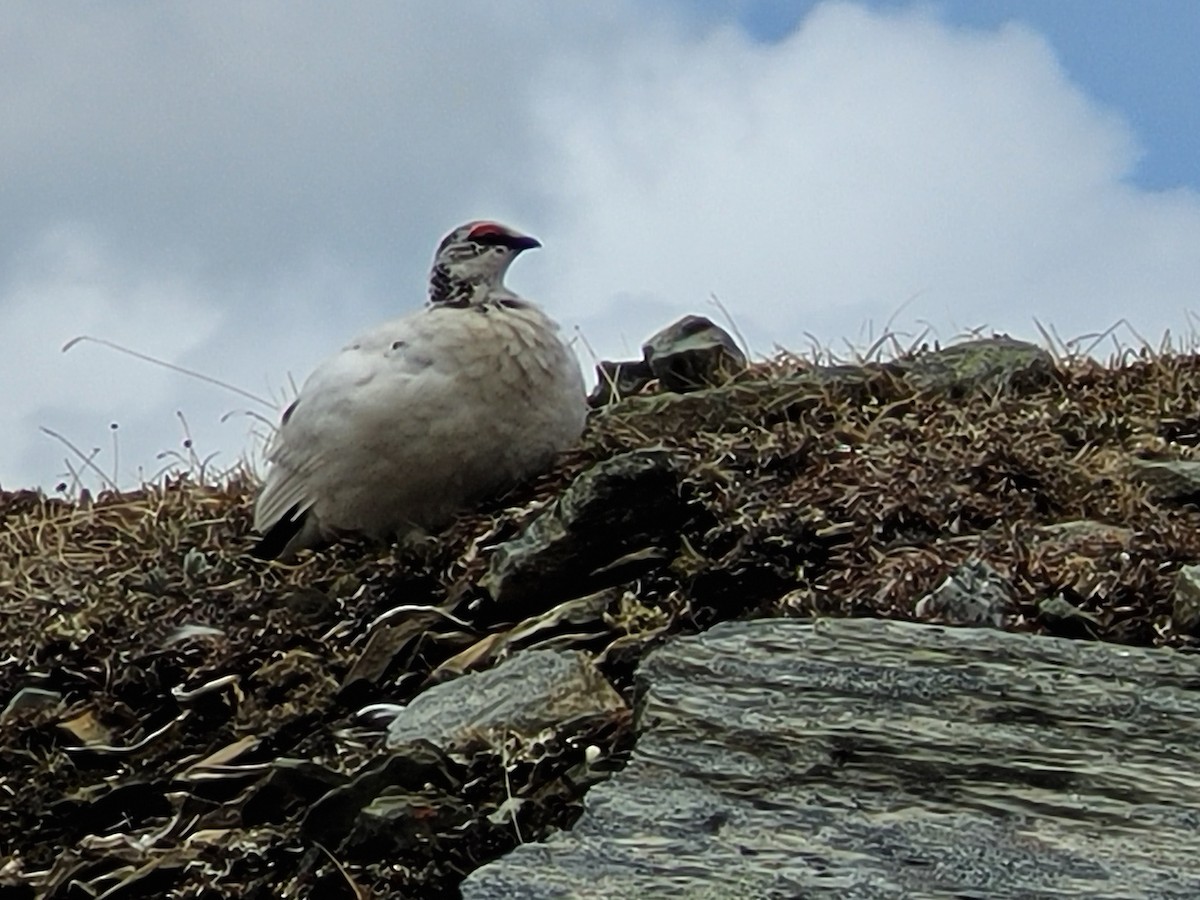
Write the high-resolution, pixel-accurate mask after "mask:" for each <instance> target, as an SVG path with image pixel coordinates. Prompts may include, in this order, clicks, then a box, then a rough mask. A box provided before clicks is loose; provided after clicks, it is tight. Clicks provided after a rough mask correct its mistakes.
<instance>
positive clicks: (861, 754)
mask: <svg viewBox="0 0 1200 900" xmlns="http://www.w3.org/2000/svg"><path fill="white" fill-rule="evenodd" d="M639 675H640V678H641V680H642V681H643V683H644V685H645V686H646V694H645V698H644V701H643V705H642V709H641V710H640V713H639V716H640V728H641V729H642V730H643V733H642V734H641V737H640V739H639V742H638V744H637V747H636V749H635V751H634V754H633V757H632V759H631V760H630V763H629V765H628V766H627V767H626V768H625V769H624V770H623V771H621V772H619V773H618V774H616V775H615V776H614V777H613V779H612V780H611V781H610V782H608V783H605V784H603V785H600V786H598V787H597V788H594V789H593V790H592V791H591V792H590V793H589V794H588V796H587V801H586V810H585V813H584V815H583V817H582V818H581V819H580V820H579V822H578V823H577V824H576V826H575V828H574V829H573V830H572V831H571V832H564V833H560V834H558V835H555V836H554V837H552V838H551V839H550V840H549V841H547V842H546V843H544V844H536V845H524V846H521V847H519V848H518V849H517V850H515V851H513V852H512V853H510V854H509V855H508V856H506V857H504V858H502V859H500V860H498V861H496V862H494V863H492V864H490V865H488V866H485V867H483V868H482V869H480V870H479V871H477V872H475V873H474V874H473V875H472V876H470V877H469V878H468V879H467V880H466V881H465V882H464V883H463V886H462V896H463V897H464V898H465V900H484V898H486V900H503V898H523V900H541V898H560V897H573V898H609V900H620V898H638V900H642V898H646V897H660V896H667V895H670V896H673V897H711V898H718V897H722V898H723V897H738V898H760V897H763V898H766V897H776V898H791V897H838V898H860V897H861V898H869V897H897V898H898V897H905V898H934V897H951V896H957V897H979V898H983V897H988V898H1017V897H1050V896H1054V897H1091V898H1118V897H1120V898H1132V897H1179V898H1183V897H1194V896H1200V855H1197V854H1196V852H1195V848H1196V833H1197V829H1198V828H1200V776H1198V775H1197V772H1200V693H1198V692H1197V691H1196V690H1195V689H1194V685H1195V684H1196V683H1198V681H1200V659H1197V658H1196V657H1194V656H1191V655H1185V654H1181V653H1177V652H1173V651H1168V650H1149V649H1131V648H1128V647H1122V646H1116V645H1106V644H1098V643H1094V642H1083V641H1071V640H1065V639H1057V638H1044V637H1030V636H1025V635H1017V634H1008V633H1003V632H997V631H993V630H990V629H967V628H951V629H948V628H939V627H933V626H922V625H915V624H911V623H899V622H883V621H877V620H841V621H821V622H819V623H815V624H806V623H802V622H791V621H780V620H761V621H755V622H745V623H728V624H723V625H719V626H717V627H715V628H713V629H712V630H711V631H709V632H708V633H706V634H703V635H700V636H698V637H694V638H687V639H682V640H677V641H675V642H673V643H671V644H669V645H667V646H666V647H664V648H663V649H662V650H660V651H658V652H656V653H655V654H653V655H652V656H651V657H650V658H649V659H648V660H647V661H646V662H645V663H644V664H643V666H642V668H641V669H640V670H639Z"/></svg>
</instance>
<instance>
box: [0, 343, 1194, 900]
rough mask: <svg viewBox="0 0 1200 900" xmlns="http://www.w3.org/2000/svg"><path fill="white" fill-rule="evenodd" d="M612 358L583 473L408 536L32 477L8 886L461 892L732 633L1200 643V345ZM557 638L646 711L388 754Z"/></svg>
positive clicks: (7, 518)
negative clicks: (687, 363)
mask: <svg viewBox="0 0 1200 900" xmlns="http://www.w3.org/2000/svg"><path fill="white" fill-rule="evenodd" d="M639 365H640V364H639ZM632 368H634V367H631V369H632ZM608 371H609V372H610V374H612V375H613V376H614V378H613V383H614V384H617V383H618V382H620V388H621V389H620V390H617V391H616V396H604V397H600V398H598V402H599V403H600V404H601V406H600V408H598V409H597V410H596V411H595V412H594V414H593V416H592V418H591V421H590V424H589V429H588V432H587V434H586V436H585V440H584V442H583V443H582V445H581V446H580V448H579V449H577V450H576V451H574V452H572V453H571V454H570V455H569V456H568V457H567V458H565V459H564V460H563V461H562V463H561V465H559V467H558V468H557V469H556V470H554V471H553V472H550V473H548V474H547V475H546V476H545V477H543V478H541V479H539V480H538V481H537V482H536V483H533V484H527V485H523V486H521V487H520V488H519V489H517V490H516V491H514V492H513V493H511V494H510V495H508V496H507V497H504V498H501V499H499V500H497V501H495V502H494V503H492V504H491V505H490V506H488V507H487V508H485V509H482V510H479V511H477V512H475V513H473V514H471V515H468V516H464V517H463V518H461V519H460V520H459V521H458V522H457V523H456V524H455V525H454V526H453V527H452V528H450V529H449V530H448V531H447V532H446V533H444V534H441V535H438V536H436V539H430V540H428V541H425V542H421V543H418V544H411V545H408V546H405V547H403V548H385V549H381V548H372V547H365V546H360V545H355V544H342V545H338V546H335V547H331V548H329V549H327V550H324V551H321V552H317V553H311V554H305V555H303V556H302V557H301V559H300V560H299V561H298V562H297V563H296V564H294V565H281V564H262V563H259V562H257V561H255V560H252V559H250V558H249V557H248V556H247V555H246V549H247V548H248V547H249V546H250V544H251V543H252V536H251V535H250V534H249V519H250V507H251V503H252V497H253V493H254V490H255V486H254V484H253V483H251V482H250V481H249V480H248V479H246V478H242V477H234V478H232V479H229V480H227V481H225V482H223V483H220V484H211V483H197V481H196V480H194V479H192V478H189V477H186V476H176V477H171V478H169V479H167V480H165V481H164V482H162V483H159V484H155V485H148V486H146V487H144V488H143V489H141V490H138V491H134V492H130V493H105V494H100V495H98V496H96V497H94V498H81V499H78V500H71V501H68V500H63V499H55V498H48V497H46V496H43V495H42V494H40V493H36V492H29V491H16V492H4V493H2V494H0V609H2V611H3V616H0V629H2V634H0V649H2V650H3V653H2V654H0V656H2V659H0V709H3V713H2V715H0V790H3V792H4V794H5V796H6V801H5V802H4V804H3V805H2V806H0V897H5V898H7V897H34V896H38V897H54V898H75V897H80V898H82V897H97V896H104V897H142V896H156V897H261V898H266V897H308V896H321V897H337V896H346V897H369V896H422V897H437V896H446V897H454V896H457V895H458V884H459V882H460V881H461V880H462V879H463V877H464V876H465V875H467V874H468V873H470V872H471V871H473V870H475V869H476V868H478V867H479V866H480V865H482V864H483V863H484V862H487V861H488V860H491V859H494V858H496V857H497V856H499V855H501V854H503V853H504V852H506V851H507V850H509V849H511V848H512V847H514V846H515V845H516V844H517V843H518V842H521V841H531V840H536V839H538V838H540V837H543V836H545V835H547V834H548V833H550V832H552V831H553V830H555V829H562V828H567V827H569V826H570V825H571V823H572V821H573V820H574V819H575V818H576V817H577V816H578V814H579V811H580V808H581V807H580V798H581V797H582V795H583V793H584V792H585V791H586V790H587V788H588V787H589V786H590V785H592V784H594V783H596V782H597V781H599V780H602V779H604V778H605V777H606V776H607V774H608V773H610V772H611V771H613V770H614V769H615V768H618V767H619V766H620V765H621V764H622V761H623V760H624V759H625V758H626V757H627V756H628V753H629V751H630V748H631V747H632V746H633V742H634V740H635V738H636V735H635V734H634V733H633V729H632V727H631V721H632V719H631V716H630V712H629V708H628V707H629V705H630V704H632V703H633V702H634V700H635V697H634V696H633V693H634V681H633V679H632V677H631V676H632V673H633V670H634V668H635V666H636V665H637V663H638V661H639V660H640V658H641V657H642V655H643V654H644V653H645V652H646V651H647V650H648V649H649V648H651V647H654V646H657V645H658V644H660V643H662V642H663V641H664V640H666V639H667V638H668V637H669V636H671V635H674V634H678V633H693V632H697V631H702V630H704V629H706V628H707V627H709V626H710V625H712V624H713V623H715V622H718V621H722V620H728V619H733V618H739V617H756V616H792V617H806V618H808V617H818V618H820V617H832V616H837V617H845V616H852V617H857V616H873V617H882V618H888V619H898V620H918V621H928V620H938V621H949V622H952V623H963V624H966V623H973V624H980V623H986V624H989V625H994V626H997V627H1000V628H1003V629H1006V630H1010V631H1016V632H1027V633H1039V634H1056V635H1065V636H1070V637H1076V638H1080V639H1088V640H1091V639H1096V640H1105V641H1115V642H1122V643H1127V644H1134V645H1142V646H1160V645H1165V646H1170V647H1177V648H1192V647H1194V646H1195V644H1196V639H1195V638H1194V637H1193V636H1192V631H1191V630H1192V628H1193V627H1195V625H1196V620H1197V618H1200V615H1198V614H1197V612H1196V606H1195V604H1194V603H1193V602H1192V601H1191V599H1190V598H1191V597H1192V596H1193V595H1194V594H1200V592H1193V590H1192V588H1191V581H1190V577H1191V574H1192V572H1191V570H1190V569H1189V568H1188V567H1189V566H1191V565H1192V564H1194V563H1198V562H1200V512H1198V511H1197V507H1196V505H1195V502H1196V501H1197V500H1198V499H1200V475H1197V474H1196V473H1195V472H1193V469H1194V468H1198V467H1200V462H1194V461H1193V459H1194V457H1195V455H1196V451H1195V446H1196V445H1197V444H1198V443H1200V358H1197V357H1195V356H1191V355H1177V354H1153V353H1150V352H1142V353H1131V354H1127V355H1125V356H1123V357H1122V358H1121V359H1119V360H1116V361H1114V362H1113V363H1111V364H1100V363H1097V362H1093V361H1090V360H1087V359H1070V360H1055V359H1053V358H1052V357H1051V356H1050V355H1049V354H1047V353H1046V352H1045V351H1042V350H1039V349H1037V348H1034V347H1031V346H1030V345H1027V344H1020V343H1018V342H1012V341H1006V340H997V341H983V342H971V343H967V344H963V345H959V346H958V347H953V348H950V349H948V350H941V351H933V350H923V351H921V352H918V353H915V354H912V355H910V356H908V357H905V358H903V359H901V360H899V361H896V362H894V363H888V364H867V365H848V366H826V367H821V366H813V365H809V364H806V363H804V362H801V361H799V360H795V359H791V358H780V359H779V360H776V361H775V362H773V363H770V364H760V365H755V366H752V367H750V368H748V369H746V370H744V371H738V372H732V373H730V372H726V373H725V375H722V376H721V378H722V379H723V378H725V377H726V376H728V375H731V376H732V377H730V379H729V380H728V381H727V382H726V383H724V384H721V385H720V386H716V387H707V388H703V389H700V390H692V389H691V388H694V387H697V386H698V385H696V384H689V383H686V382H687V379H684V383H679V381H678V379H675V380H674V381H673V380H672V378H671V377H670V376H669V373H664V372H663V371H658V372H655V371H652V370H648V371H647V372H646V373H645V377H638V378H635V379H634V380H633V381H632V382H631V383H626V382H625V381H623V380H622V377H621V373H620V371H619V370H618V369H616V368H610V369H609V370H608ZM668 388H673V389H674V390H670V389H668ZM630 391H632V392H633V393H632V396H624V394H625V393H627V392H630ZM680 391H681V392H680ZM609 393H612V392H609ZM956 585H957V586H958V587H956ZM963 585H965V586H966V587H965V588H962V586H963ZM960 588H961V589H960ZM535 647H557V648H563V647H570V648H578V649H579V650H582V651H584V652H586V653H587V654H588V656H589V657H590V658H591V659H593V660H594V661H595V663H596V666H597V667H598V669H599V671H600V672H601V673H602V674H603V675H604V676H606V678H607V679H608V682H609V683H611V685H612V686H613V687H614V688H615V689H616V691H617V694H619V695H620V696H621V698H622V701H623V703H622V704H620V705H614V704H612V703H606V704H601V705H599V706H597V707H596V709H594V710H592V711H590V712H583V713H580V714H579V715H576V716H574V717H573V718H572V719H571V720H570V721H569V722H565V721H564V722H559V723H557V725H556V726H555V727H550V728H548V729H546V728H543V729H539V730H535V729H533V728H522V727H514V728H512V729H509V730H508V731H507V732H505V731H500V732H495V731H492V732H489V733H488V734H486V735H480V736H477V737H478V738H479V739H477V740H473V741H470V742H465V743H461V744H459V745H456V746H437V745H435V744H431V743H425V744H421V745H420V747H419V749H415V750H414V749H413V748H411V747H409V748H408V749H406V750H404V752H402V753H401V752H397V751H396V749H395V748H394V747H392V748H389V746H388V742H387V740H386V737H385V731H386V725H387V719H388V715H389V713H388V710H389V709H390V708H391V707H388V706H386V705H385V706H380V704H401V703H405V702H406V701H409V700H410V699H411V698H413V697H415V696H417V695H419V694H420V693H421V692H422V691H424V690H425V689H426V688H427V687H429V686H430V685H432V684H435V683H438V682H441V681H445V680H448V679H451V678H454V677H455V676H458V675H460V674H462V673H464V672H468V671H475V670H480V669H487V668H490V667H492V666H493V665H494V664H495V663H497V662H498V661H500V660H502V659H505V658H508V657H511V656H513V655H515V654H519V653H522V652H523V651H527V650H529V649H530V648H535ZM605 688H607V685H605ZM513 689H514V692H519V691H520V690H521V686H520V685H514V688H513ZM331 792H337V793H336V797H337V798H339V799H338V803H337V804H334V803H332V802H331V801H330V800H329V799H328V798H329V796H330V795H331ZM322 798H325V799H324V800H323V799H322ZM384 801H386V802H384ZM313 810H319V812H313ZM380 822H382V823H385V825H386V827H378V825H379V823H380ZM372 823H374V825H373V824H372Z"/></svg>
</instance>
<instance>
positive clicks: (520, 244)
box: [504, 234, 542, 250]
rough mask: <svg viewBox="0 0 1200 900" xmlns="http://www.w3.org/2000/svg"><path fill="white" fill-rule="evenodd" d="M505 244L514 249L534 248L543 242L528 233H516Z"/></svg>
mask: <svg viewBox="0 0 1200 900" xmlns="http://www.w3.org/2000/svg"><path fill="white" fill-rule="evenodd" d="M504 244H505V246H507V247H511V248H512V249H513V250H533V249H534V248H536V247H540V246H542V242H541V241H539V240H538V239H537V238H535V237H530V236H529V235H527V234H514V235H512V236H511V237H509V238H507V239H506V240H505V241H504Z"/></svg>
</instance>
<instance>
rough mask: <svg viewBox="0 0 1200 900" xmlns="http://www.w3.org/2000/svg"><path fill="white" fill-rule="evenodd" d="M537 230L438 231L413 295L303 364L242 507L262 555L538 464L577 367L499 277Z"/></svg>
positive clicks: (442, 508)
mask: <svg viewBox="0 0 1200 900" xmlns="http://www.w3.org/2000/svg"><path fill="white" fill-rule="evenodd" d="M540 246H541V244H540V243H539V242H538V241H537V240H535V239H534V238H532V237H529V236H527V235H523V234H520V233H518V232H516V231H513V230H512V229H511V228H507V227H505V226H503V225H499V224H497V223H495V222H468V223H467V224H466V225H462V226H460V227H458V228H456V229H454V231H452V232H450V234H449V235H447V236H446V238H445V239H444V240H443V241H442V243H441V245H440V246H439V247H438V250H437V254H436V256H435V258H434V264H433V271H432V273H431V275H430V282H429V304H428V305H427V306H426V307H425V308H424V309H422V310H421V311H420V312H417V313H414V314H412V315H409V316H405V317H404V318H400V319H394V320H392V321H390V322H386V323H384V324H382V325H379V326H378V327H376V328H373V329H371V330H370V331H368V332H366V333H365V334H362V335H360V336H359V337H358V338H356V339H355V340H354V341H352V342H351V343H350V344H349V345H348V346H346V347H345V348H344V349H343V350H342V351H341V352H339V353H338V354H336V355H335V356H333V357H331V358H330V359H327V360H326V361H325V362H323V363H322V364H321V365H319V366H318V367H317V368H316V370H315V371H314V372H313V373H312V375H310V376H309V378H308V380H307V381H305V382H304V385H303V387H302V388H301V390H300V394H299V396H298V397H297V399H296V402H295V403H293V404H292V405H291V406H290V407H289V408H288V409H287V411H286V412H285V413H284V414H283V421H282V423H281V424H280V426H279V429H278V431H277V432H276V433H275V436H274V439H273V441H272V443H271V446H270V449H269V451H268V453H267V460H268V462H269V463H270V468H269V469H268V471H267V476H266V482H265V484H264V485H263V488H262V492H261V493H260V494H259V496H258V501H257V503H256V505H255V508H254V528H255V530H257V531H259V532H260V533H261V534H262V535H263V536H262V539H261V540H260V541H259V542H258V544H257V545H256V546H255V547H254V549H253V550H252V551H251V553H253V554H254V555H255V556H258V557H260V558H262V559H273V558H276V557H282V558H287V557H290V556H291V555H293V554H294V553H295V552H296V551H297V550H300V549H302V548H304V547H311V546H314V545H316V544H319V543H322V542H324V541H327V540H329V539H331V538H334V537H336V536H337V535H338V534H339V533H344V532H357V533H360V534H364V535H366V536H367V537H369V538H372V539H375V540H388V539H392V538H397V537H404V536H406V535H407V534H409V533H412V532H421V531H429V530H433V529H436V528H439V527H441V526H443V525H445V524H447V523H448V522H449V521H450V520H451V519H452V518H453V517H454V515H455V514H456V513H458V512H460V511H462V510H463V509H464V508H466V507H469V506H470V505H471V504H473V503H475V502H477V501H479V500H481V499H483V498H485V497H486V496H488V495H489V494H495V493H498V492H499V491H501V490H503V489H504V488H507V487H509V486H511V485H513V484H516V483H517V482H520V481H522V480H524V479H526V478H529V477H531V476H533V475H535V474H538V473H539V472H541V471H544V470H545V469H547V468H548V467H549V466H550V465H551V464H552V462H553V461H554V458H555V457H556V456H557V455H558V454H559V453H560V452H562V451H563V450H565V449H566V448H567V447H569V446H570V445H571V444H573V443H574V442H575V441H576V440H577V439H578V438H579V436H580V434H581V433H582V432H583V425H584V419H585V417H586V415H587V405H586V402H585V398H584V386H583V376H582V375H581V374H580V370H579V363H578V360H577V359H576V358H575V355H574V353H573V352H572V351H571V349H570V348H569V347H568V346H567V345H566V344H565V343H564V342H563V341H562V339H561V338H560V337H559V333H558V326H557V325H556V324H555V323H554V322H552V321H551V320H550V319H549V318H548V317H547V316H546V315H545V314H544V313H543V312H542V311H541V310H540V309H539V308H538V307H537V306H535V305H534V304H532V303H530V302H529V301H527V300H523V299H522V298H520V297H518V296H517V295H516V294H514V293H513V292H512V291H510V290H509V289H508V288H507V287H505V286H504V276H505V273H506V272H507V271H508V267H509V266H510V265H511V264H512V261H513V260H514V259H516V257H517V256H518V255H519V254H520V253H521V252H522V251H523V250H528V249H530V248H532V247H540Z"/></svg>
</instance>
